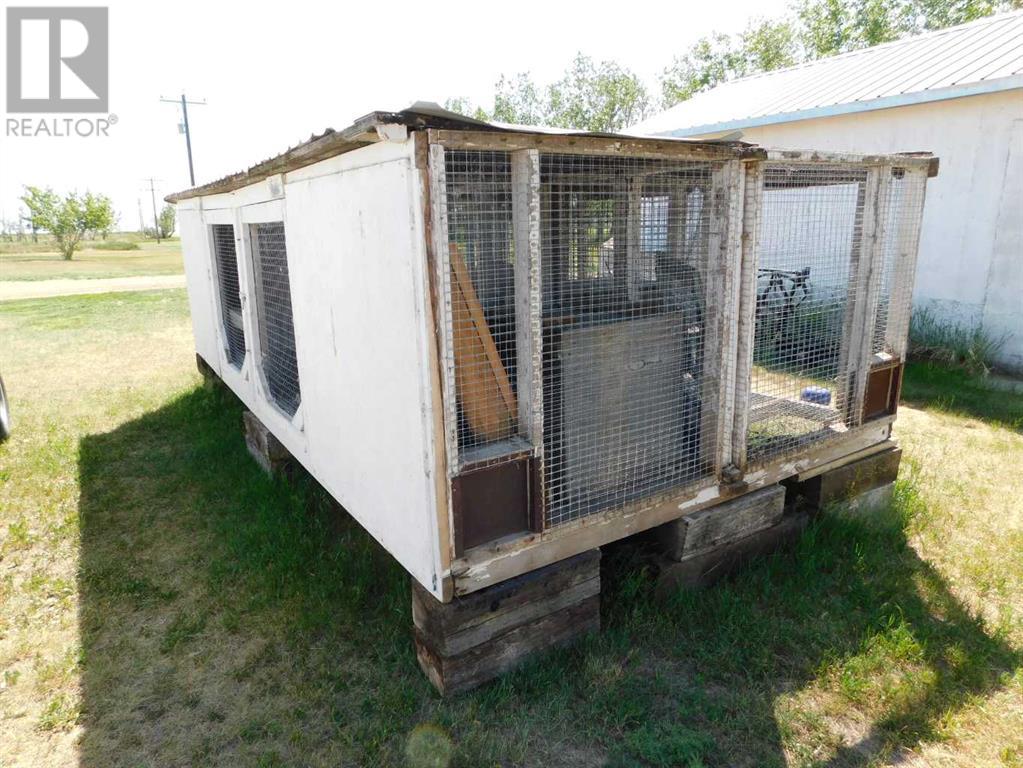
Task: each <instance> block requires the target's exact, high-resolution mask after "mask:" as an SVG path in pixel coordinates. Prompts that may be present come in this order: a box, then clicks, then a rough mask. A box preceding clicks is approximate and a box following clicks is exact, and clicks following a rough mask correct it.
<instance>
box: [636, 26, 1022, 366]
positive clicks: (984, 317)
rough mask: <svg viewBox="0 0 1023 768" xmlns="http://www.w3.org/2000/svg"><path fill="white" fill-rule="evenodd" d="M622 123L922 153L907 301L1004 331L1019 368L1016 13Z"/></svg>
mask: <svg viewBox="0 0 1023 768" xmlns="http://www.w3.org/2000/svg"><path fill="white" fill-rule="evenodd" d="M631 132H635V133H641V134H650V135H658V136H677V137H690V138H712V137H720V136H725V135H728V134H736V133H737V132H741V138H742V139H743V140H746V141H751V142H755V143H757V144H759V145H761V146H767V147H788V148H808V147H813V148H815V149H827V150H846V151H852V152H863V153H872V152H883V153H890V152H901V151H915V150H927V151H930V152H933V153H934V154H935V155H937V156H939V157H940V158H941V174H940V176H939V177H938V178H936V179H934V181H933V182H932V183H931V184H930V185H929V186H928V190H927V205H926V209H925V211H924V222H923V231H922V234H921V240H920V258H919V262H918V271H917V278H916V289H915V293H914V304H915V305H916V306H926V307H929V308H931V310H932V311H933V312H935V313H936V314H937V315H938V316H939V317H941V318H942V319H944V320H947V321H951V322H955V323H959V324H961V325H964V326H968V327H976V326H982V327H983V328H984V329H985V330H986V331H987V332H988V333H990V334H991V335H993V336H996V337H997V336H1003V335H1008V337H1009V338H1008V341H1007V343H1006V345H1005V346H1004V347H1003V349H1002V351H1001V357H1000V362H1001V363H1002V364H1003V365H1004V366H1006V367H1007V368H1010V369H1015V370H1017V371H1023V11H1017V12H1013V13H1008V14H1002V15H998V16H992V17H989V18H986V19H981V20H979V21H975V22H972V23H969V24H964V25H961V26H958V27H952V28H949V29H945V30H941V31H937V32H933V33H930V34H926V35H921V36H919V37H915V38H910V39H907V40H900V41H897V42H893V43H889V44H886V45H879V46H876V47H874V48H869V49H866V50H862V51H854V52H851V53H847V54H843V55H841V56H834V57H831V58H828V59H822V60H820V61H815V62H811V63H807V64H803V65H800V66H797V67H791V68H789V69H783V70H778V71H775V72H770V73H766V74H761V75H755V76H752V77H747V78H743V79H741V80H736V81H733V82H730V83H725V84H723V85H719V86H718V87H716V88H713V89H711V90H709V91H706V92H704V93H700V94H698V95H696V96H694V97H693V98H692V99H689V100H688V101H685V102H682V103H681V104H678V105H676V106H675V107H672V108H671V109H669V110H667V111H666V112H664V113H662V114H660V115H658V116H656V117H654V118H652V119H650V120H648V121H646V122H644V123H641V124H640V125H637V126H634V127H633V128H632V129H631ZM731 138H738V135H735V136H732V137H731Z"/></svg>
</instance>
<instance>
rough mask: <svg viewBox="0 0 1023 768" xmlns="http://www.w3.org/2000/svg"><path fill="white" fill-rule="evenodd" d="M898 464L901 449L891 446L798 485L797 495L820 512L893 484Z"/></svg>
mask: <svg viewBox="0 0 1023 768" xmlns="http://www.w3.org/2000/svg"><path fill="white" fill-rule="evenodd" d="M901 460H902V449H901V448H899V447H898V446H896V445H891V446H890V447H889V448H888V449H887V450H884V451H880V452H878V453H874V454H872V455H870V456H865V457H863V458H860V459H857V460H856V461H852V462H850V463H848V464H844V465H842V466H840V467H834V468H832V469H830V470H828V471H827V472H822V473H821V474H819V475H817V476H816V477H814V478H812V479H810V480H807V481H806V482H805V483H802V484H801V485H800V488H799V491H800V493H801V494H802V495H803V497H804V498H805V499H806V501H807V502H808V503H809V504H811V505H812V506H814V507H816V508H817V509H824V508H825V507H827V506H828V505H829V504H835V503H840V502H844V501H849V500H851V499H854V498H855V497H857V496H859V495H861V494H864V493H867V492H869V491H873V490H874V489H875V488H880V487H882V486H887V485H890V484H891V483H893V482H895V480H896V478H897V477H898V475H899V463H900V462H901Z"/></svg>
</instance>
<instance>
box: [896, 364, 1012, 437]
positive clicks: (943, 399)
mask: <svg viewBox="0 0 1023 768" xmlns="http://www.w3.org/2000/svg"><path fill="white" fill-rule="evenodd" d="M902 400H903V401H904V402H907V403H910V404H912V405H916V406H919V407H924V408H929V409H932V410H939V411H943V412H946V413H950V414H958V415H961V416H973V417H976V418H979V419H983V420H985V421H988V422H991V423H994V424H1000V425H1003V426H1005V427H1007V428H1009V429H1013V430H1016V431H1017V432H1023V397H1021V396H1020V395H1019V394H1018V393H1012V392H1000V391H998V390H996V389H993V388H991V387H990V386H988V385H987V384H985V383H984V381H983V379H981V378H978V377H975V376H971V375H970V374H969V373H967V372H966V371H964V370H962V369H955V368H948V367H946V366H943V365H938V364H935V363H927V362H911V363H909V364H908V365H907V367H906V376H905V380H904V382H903V386H902Z"/></svg>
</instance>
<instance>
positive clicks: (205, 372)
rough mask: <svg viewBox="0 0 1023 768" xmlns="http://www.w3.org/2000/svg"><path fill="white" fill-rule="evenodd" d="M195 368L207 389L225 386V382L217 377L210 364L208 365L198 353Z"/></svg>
mask: <svg viewBox="0 0 1023 768" xmlns="http://www.w3.org/2000/svg"><path fill="white" fill-rule="evenodd" d="M195 367H196V369H197V370H198V371H199V375H200V376H202V383H203V386H205V387H206V388H207V389H209V388H212V387H215V386H223V383H224V382H223V381H221V379H220V377H219V376H218V375H217V372H216V371H214V370H213V368H212V367H211V366H210V364H209V363H207V362H206V361H205V360H204V359H203V357H202V355H200V354H199V353H198V352H196V353H195Z"/></svg>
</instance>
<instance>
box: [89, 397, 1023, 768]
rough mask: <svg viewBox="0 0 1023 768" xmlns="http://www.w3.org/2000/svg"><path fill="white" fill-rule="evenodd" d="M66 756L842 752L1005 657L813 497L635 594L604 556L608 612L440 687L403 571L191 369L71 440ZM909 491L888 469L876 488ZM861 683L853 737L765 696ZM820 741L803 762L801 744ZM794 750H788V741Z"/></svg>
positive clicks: (324, 759) (310, 761)
mask: <svg viewBox="0 0 1023 768" xmlns="http://www.w3.org/2000/svg"><path fill="white" fill-rule="evenodd" d="M80 448H81V450H80V457H81V458H80V477H81V500H80V521H81V561H80V572H79V582H80V584H79V588H80V592H79V593H80V596H81V597H80V599H81V603H80V623H81V635H82V643H83V650H82V659H81V664H82V681H83V682H82V685H83V692H82V717H81V723H82V725H83V732H82V736H81V756H82V757H81V765H82V766H83V767H84V768H100V767H101V766H102V767H103V768H106V766H115V765H123V766H168V765H223V764H232V765H263V766H277V765H338V764H346V765H391V764H394V765H404V764H406V758H405V749H406V740H407V738H408V736H409V734H410V733H411V732H412V731H413V729H414V728H415V727H416V726H417V725H419V724H421V723H424V722H431V723H435V724H437V726H438V727H439V728H440V729H442V731H443V732H445V733H447V734H450V736H451V738H452V739H453V741H454V743H455V758H454V764H455V765H463V766H478V765H495V764H499V765H536V766H541V765H542V766H549V765H571V766H587V765H601V764H610V765H648V766H675V765H682V766H699V765H708V766H710V765H758V766H759V765H777V766H782V765H786V763H787V760H786V756H785V751H784V749H783V745H787V747H788V751H789V754H790V756H791V755H792V754H795V755H796V762H797V763H799V762H800V761H802V762H801V764H806V765H812V764H820V765H825V764H826V765H832V766H839V765H842V766H855V765H864V764H866V763H867V762H868V761H869V760H870V759H871V758H872V757H874V756H876V755H877V754H879V753H883V752H884V751H885V750H890V749H893V748H897V747H899V746H912V745H914V744H917V743H918V742H919V741H920V740H921V739H927V738H931V737H932V736H934V734H935V733H936V732H937V729H938V727H939V723H940V722H941V721H942V718H943V717H945V716H946V714H947V713H948V712H950V711H951V712H954V711H955V710H956V709H957V708H959V707H960V706H962V704H963V703H964V702H965V701H966V700H967V699H969V698H970V697H974V696H983V695H985V694H988V693H990V692H992V691H994V690H996V689H997V688H999V687H1000V686H1001V685H1003V684H1004V680H1005V676H1006V674H1007V673H1008V671H1010V670H1012V669H1013V668H1014V667H1016V666H1018V665H1019V664H1020V659H1019V658H1018V657H1017V656H1016V655H1015V654H1014V653H1013V651H1012V650H1011V649H1010V648H1009V647H1008V646H1007V645H1006V644H1005V643H1004V642H1003V641H1002V640H1001V639H999V638H997V637H992V636H990V635H989V634H988V633H986V632H985V630H984V628H983V627H982V625H981V624H980V623H979V622H978V621H977V620H976V619H975V618H974V617H972V616H970V615H969V614H968V613H967V612H965V611H964V610H963V608H962V607H961V606H960V605H959V604H958V603H957V602H956V600H955V599H954V598H953V597H952V595H951V594H950V592H949V590H948V588H947V586H946V585H945V584H944V583H943V581H942V579H941V577H940V576H939V575H938V574H937V573H936V572H934V571H933V569H931V568H930V567H929V566H928V565H927V564H926V563H924V562H922V561H920V560H919V559H918V558H917V557H916V555H915V554H914V552H913V551H912V550H911V549H910V548H909V547H907V545H906V542H905V539H904V536H903V533H902V530H903V525H902V524H903V522H904V520H903V519H901V518H900V517H899V516H898V515H894V514H893V515H891V516H889V517H886V518H884V519H880V520H874V521H870V522H865V521H863V520H854V519H844V518H842V517H839V516H827V517H825V518H824V519H823V520H822V521H821V522H820V523H819V524H817V525H815V526H814V527H812V528H811V529H810V530H809V531H808V532H807V533H806V535H805V536H804V537H803V538H802V539H801V540H800V542H799V543H798V545H797V546H796V548H795V551H794V552H793V553H789V554H780V555H776V556H774V557H771V558H768V559H766V560H764V561H763V562H761V563H759V564H757V565H756V566H754V567H752V568H750V569H749V570H747V571H746V572H744V573H743V574H742V575H740V576H739V577H737V578H735V579H734V580H731V581H728V582H725V583H723V584H722V585H720V586H719V587H718V588H716V589H713V590H711V591H708V592H704V593H700V594H694V593H687V592H682V593H679V594H678V595H676V596H675V597H674V598H673V599H672V600H670V601H668V602H667V603H664V602H658V601H657V600H655V599H654V597H653V590H652V585H651V583H650V580H649V578H648V577H647V574H646V572H645V570H644V567H643V561H642V559H641V557H639V554H638V553H639V550H638V549H637V548H636V547H628V546H618V547H616V548H614V549H613V550H612V551H610V552H608V553H607V556H606V557H605V574H604V576H605V593H604V624H605V631H604V632H602V633H601V635H600V636H599V637H593V638H590V639H588V640H587V641H585V642H583V643H581V644H579V645H578V646H576V647H575V648H572V649H567V650H564V651H559V652H556V653H554V654H551V655H549V656H547V657H545V658H543V659H540V660H538V661H537V662H534V663H533V664H531V665H529V666H527V667H526V668H525V669H523V670H521V671H520V672H517V673H515V674H512V675H509V676H507V677H505V678H504V679H503V680H501V681H498V682H497V683H495V684H492V685H490V686H487V687H485V688H483V689H482V690H480V691H477V692H475V693H473V694H471V695H468V696H464V697H461V698H459V699H456V700H454V701H442V700H441V699H439V698H438V697H437V696H436V695H435V694H434V693H433V691H432V689H430V688H429V686H428V685H427V683H426V682H425V680H424V679H423V677H422V676H421V675H420V673H419V670H418V668H417V666H416V662H415V656H414V653H413V651H412V646H411V639H410V621H411V619H410V615H409V614H410V611H409V593H408V582H407V577H406V576H405V575H404V572H403V571H402V570H401V569H400V568H399V567H398V566H397V565H396V564H395V563H394V562H393V561H392V560H391V558H390V557H389V556H388V555H387V554H386V553H385V552H383V551H382V550H381V549H380V548H379V547H378V546H377V545H376V544H375V543H374V542H373V541H372V540H371V539H370V538H369V536H368V535H366V534H365V533H363V532H362V531H361V529H360V528H358V526H356V525H355V524H354V523H352V522H351V521H350V520H348V519H338V518H337V517H336V516H334V513H332V512H331V510H330V506H329V505H328V504H327V503H325V500H324V499H323V497H322V496H321V495H320V491H319V490H318V489H317V488H315V486H314V485H313V484H312V483H310V482H303V481H299V483H298V485H297V486H296V487H289V486H286V485H284V484H283V483H274V482H271V481H270V480H269V479H267V478H266V477H264V476H263V475H262V474H261V473H260V471H259V470H258V469H257V468H256V467H255V464H254V462H252V461H251V459H250V458H249V457H248V455H247V454H246V452H245V448H244V444H243V441H242V436H241V428H240V410H239V408H238V406H237V404H235V403H234V402H232V401H229V400H228V399H227V397H226V396H224V395H221V394H218V393H210V392H206V391H203V390H196V391H195V392H193V393H190V394H188V395H186V396H184V397H182V398H180V399H178V400H175V401H173V402H171V403H169V404H168V405H167V406H166V407H164V408H163V409H161V410H159V411H156V412H154V413H151V414H148V415H146V416H144V417H142V418H140V419H138V420H137V421H134V422H131V423H129V424H126V425H124V426H122V427H121V428H119V429H117V430H115V431H112V432H110V433H107V434H98V435H91V436H89V437H88V438H86V439H84V440H83V441H82V443H81V446H80ZM916 503H918V502H917V501H916V499H915V498H914V497H913V494H912V489H903V491H902V494H901V498H900V499H899V503H898V505H897V507H898V508H899V509H900V510H902V513H903V514H911V513H912V508H913V505H914V504H916ZM820 680H826V681H833V684H831V683H829V685H828V687H829V689H834V690H836V691H837V694H836V695H837V696H839V697H841V699H842V701H846V702H848V704H849V708H853V707H857V706H859V707H870V706H872V702H877V701H881V700H883V701H884V702H885V704H884V705H878V706H879V708H878V709H877V714H876V715H875V716H873V719H872V722H871V724H870V727H869V733H868V734H864V735H865V736H866V738H864V739H862V740H861V741H860V742H859V743H858V744H857V745H856V746H855V747H852V748H850V747H842V746H838V747H835V745H833V744H831V743H830V742H829V741H828V738H829V737H828V736H827V735H826V734H827V732H826V730H822V729H821V726H820V723H819V722H817V721H815V720H813V718H810V717H809V716H808V715H807V716H806V717H803V716H802V715H800V714H799V713H798V712H797V713H795V714H793V713H791V712H789V713H788V714H785V713H784V712H782V713H781V714H779V712H780V711H781V710H784V709H785V708H784V707H779V701H780V700H781V699H780V697H783V696H785V695H788V694H791V693H793V692H798V691H800V690H801V689H802V688H804V687H806V686H808V685H809V684H810V683H811V682H812V681H820ZM822 745H823V746H824V747H825V748H823V749H822V750H821V752H818V754H820V753H823V752H826V753H828V754H833V755H834V758H833V759H831V760H830V761H827V762H818V763H815V762H814V760H813V758H812V757H811V755H812V753H813V750H814V749H815V748H819V747H821V746H822ZM804 748H805V753H806V757H805V759H804V758H803V757H800V755H801V754H802V753H801V750H803V749H804Z"/></svg>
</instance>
